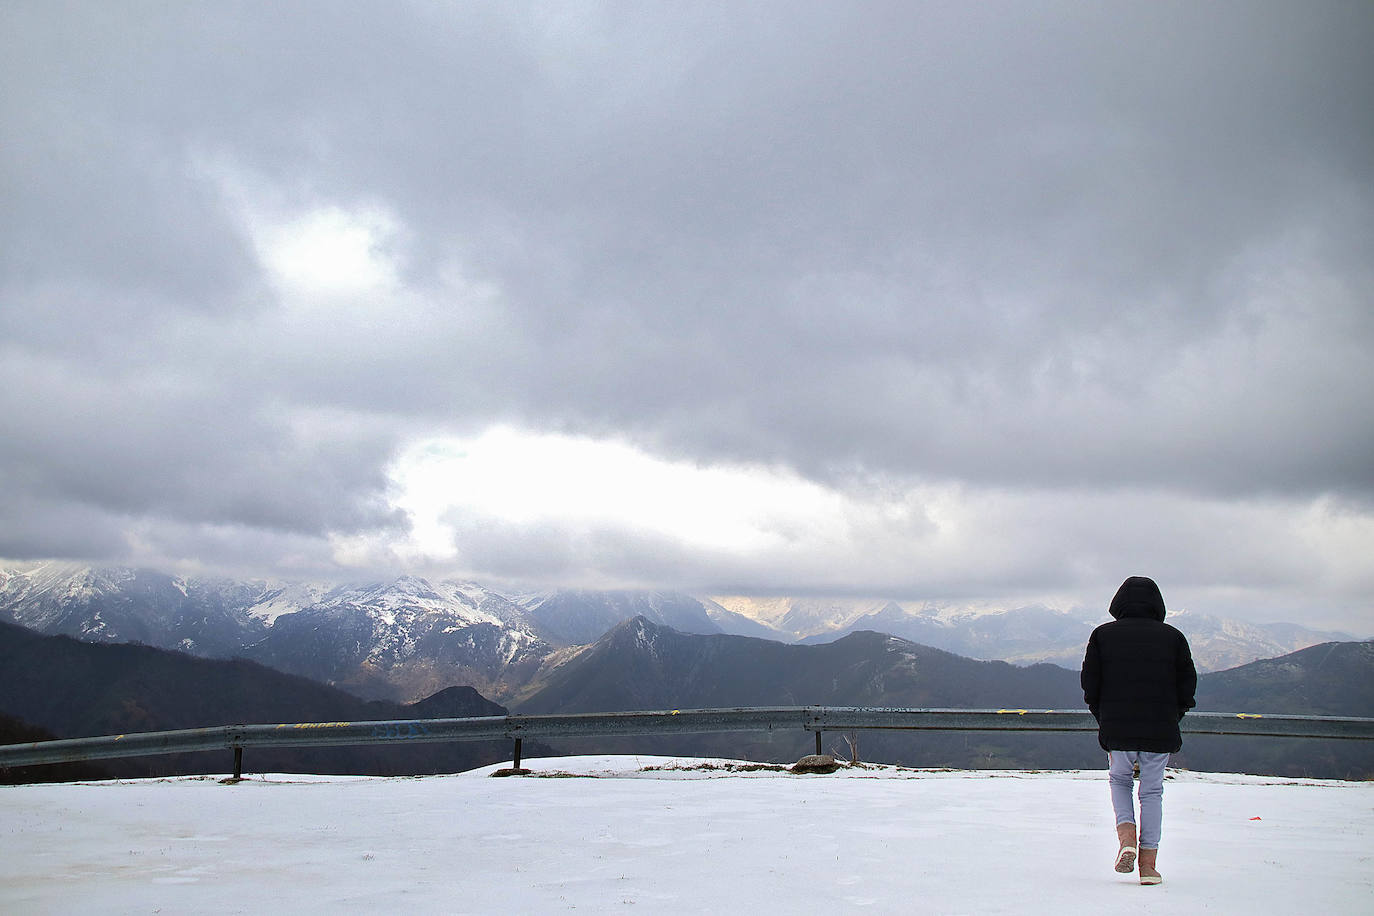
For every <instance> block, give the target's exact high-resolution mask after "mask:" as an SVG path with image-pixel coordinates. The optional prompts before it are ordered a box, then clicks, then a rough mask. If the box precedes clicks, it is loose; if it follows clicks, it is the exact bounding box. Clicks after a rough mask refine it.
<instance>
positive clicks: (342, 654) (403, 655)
mask: <svg viewBox="0 0 1374 916" xmlns="http://www.w3.org/2000/svg"><path fill="white" fill-rule="evenodd" d="M635 617H643V618H644V619H646V620H648V621H649V622H651V623H655V624H659V625H663V626H668V627H671V628H673V629H675V630H678V631H680V632H683V633H689V634H697V635H709V636H715V635H731V636H746V637H753V638H759V639H766V640H772V641H776V642H780V643H797V644H802V645H815V644H819V643H826V642H834V641H836V640H840V639H842V638H844V637H845V636H847V635H849V634H852V633H854V632H858V631H863V630H871V631H876V632H881V633H887V634H889V635H893V636H898V637H901V638H903V639H905V640H907V641H909V642H912V643H919V644H921V645H925V646H930V647H933V648H938V649H944V650H946V651H948V652H952V653H955V654H958V655H961V656H965V657H967V658H973V659H981V660H1003V661H1009V662H1013V663H1015V664H1017V665H1034V664H1036V663H1041V662H1052V663H1055V664H1059V665H1062V666H1064V667H1066V668H1070V669H1076V668H1077V667H1078V664H1079V660H1080V658H1081V653H1082V647H1083V645H1084V644H1085V643H1086V642H1087V637H1088V634H1089V633H1090V632H1091V630H1092V627H1093V626H1095V625H1096V624H1097V623H1100V622H1102V621H1101V620H1099V619H1088V618H1086V617H1085V616H1083V615H1078V614H1075V613H1071V612H1066V611H1060V610H1055V609H1051V608H1046V607H1023V608H1015V609H1009V610H998V611H992V612H984V613H971V612H960V611H951V610H948V609H944V610H941V609H935V608H931V607H924V606H923V607H915V608H913V607H910V606H907V605H903V604H900V603H897V602H890V601H839V600H814V599H798V598H778V599H768V600H763V599H753V598H739V597H718V598H714V599H713V598H709V597H693V596H689V595H684V594H678V593H672V592H606V591H571V590H563V591H552V592H543V593H535V594H528V595H513V596H506V595H502V594H499V593H497V592H495V591H492V590H490V589H487V588H484V587H483V586H481V585H478V584H475V583H471V582H457V581H436V582H430V581H428V580H426V579H422V578H417V577H413V576H403V577H400V578H397V579H394V580H391V581H387V582H381V583H367V584H361V585H357V584H352V585H338V584H322V583H299V582H296V583H289V582H275V581H270V580H255V579H228V578H217V577H179V576H171V575H167V574H164V573H160V572H157V571H153V570H142V569H122V568H97V567H86V566H80V565H76V564H63V563H54V562H47V563H27V564H18V563H8V564H0V620H8V621H11V622H14V623H17V624H20V625H22V626H24V627H27V628H29V629H32V630H35V631H37V632H40V633H45V634H49V635H55V634H63V635H69V636H73V637H76V638H79V639H83V640H87V641H101V642H139V643H143V644H145V645H149V646H155V647H159V648H165V649H175V650H179V651H184V652H188V653H192V654H195V655H199V656H202V657H207V658H245V659H250V660H253V661H257V662H260V663H262V664H264V665H268V666H270V667H273V668H276V669H278V670H281V671H284V672H288V673H292V674H297V675H301V676H304V677H308V678H311V679H313V680H317V681H320V682H323V683H327V684H332V685H335V686H338V687H340V688H343V689H346V690H348V691H349V692H351V693H354V694H356V695H358V696H361V697H364V698H368V699H384V700H389V701H393V702H400V703H406V702H414V701H416V700H418V699H421V698H423V697H426V696H430V695H431V694H433V693H435V692H437V691H438V690H440V689H442V688H444V687H446V686H450V685H454V684H463V685H469V686H472V687H474V688H475V689H477V690H479V691H480V692H481V693H482V694H483V695H485V696H489V697H492V698H493V699H495V700H498V701H502V702H504V701H506V700H509V699H512V698H515V697H519V696H527V695H529V694H530V688H531V685H532V684H534V683H536V682H538V681H539V680H540V679H541V678H542V677H543V676H544V675H545V674H546V673H547V672H548V671H549V670H551V669H553V668H556V667H557V666H558V665H559V664H560V663H561V662H562V661H563V660H564V659H565V658H566V657H567V655H568V653H569V652H571V651H572V650H573V649H575V648H576V647H578V646H583V645H589V644H592V643H595V642H596V641H597V640H598V639H599V638H600V637H601V636H603V635H604V634H606V633H607V632H608V631H610V630H612V629H613V628H614V627H616V626H617V625H619V624H621V623H623V622H624V621H626V620H629V619H633V618H635ZM1170 622H1171V623H1174V624H1175V625H1177V626H1179V628H1180V629H1182V630H1183V631H1184V632H1185V633H1186V634H1187V635H1188V637H1189V639H1190V641H1191V643H1192V646H1193V652H1194V657H1195V659H1196V660H1197V662H1198V665H1199V668H1200V669H1201V670H1204V671H1206V670H1220V669H1224V668H1230V667H1234V666H1236V665H1239V664H1244V663H1246V662H1249V661H1253V660H1255V659H1259V658H1269V657H1274V656H1278V655H1283V654H1285V653H1288V652H1292V651H1294V650H1295V649H1300V648H1303V647H1306V646H1309V645H1313V644H1317V643H1322V642H1327V641H1333V640H1349V639H1350V638H1351V637H1349V636H1348V635H1347V634H1333V633H1324V632H1320V631H1314V630H1309V629H1306V628H1303V627H1300V626H1296V625H1292V624H1276V625H1258V624H1248V623H1243V622H1239V621H1231V620H1218V619H1216V618H1212V617H1208V616H1205V615H1201V614H1195V613H1191V612H1179V613H1171V615H1170Z"/></svg>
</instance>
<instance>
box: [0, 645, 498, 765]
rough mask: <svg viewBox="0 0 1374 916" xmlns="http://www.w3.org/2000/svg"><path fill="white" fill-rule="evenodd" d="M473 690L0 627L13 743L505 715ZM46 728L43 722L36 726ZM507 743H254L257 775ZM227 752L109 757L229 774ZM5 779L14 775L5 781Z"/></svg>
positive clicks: (472, 761) (0, 679)
mask: <svg viewBox="0 0 1374 916" xmlns="http://www.w3.org/2000/svg"><path fill="white" fill-rule="evenodd" d="M505 714H506V710H505V708H504V707H502V706H499V705H497V704H496V703H493V702H491V701H490V700H487V699H486V698H484V697H483V696H481V695H480V694H479V693H478V692H477V691H475V690H473V689H472V688H471V687H449V688H447V689H445V690H443V691H440V692H439V693H437V694H435V695H434V696H431V697H428V698H426V699H424V700H422V701H420V702H418V703H412V704H407V705H401V704H396V703H388V702H384V701H364V700H360V699H358V698H357V697H355V696H352V695H351V694H348V693H345V692H344V691H342V690H338V689H337V688H334V687H329V686H327V685H324V684H319V683H316V682H314V681H311V680H309V679H306V678H302V677H297V676H295V675H289V674H284V673H282V672H279V671H275V670H273V669H271V668H267V667H264V666H262V665H259V664H257V663H255V662H249V661H245V660H243V659H234V660H223V659H205V658H198V657H195V656H191V655H187V654H185V653H182V652H174V651H168V650H165V649H156V648H153V647H151V646H142V645H134V644H129V643H89V642H83V641H80V640H77V639H73V638H71V637H68V636H43V635H41V634H39V633H35V632H34V631H32V630H28V629H25V628H23V627H18V626H15V625H13V624H8V623H0V720H3V721H0V726H3V727H4V730H5V732H6V740H7V741H16V742H18V741H32V740H41V739H43V738H51V737H61V738H73V737H81V736H87V735H112V734H124V733H129V732H145V731H166V730H170V729H179V728H200V727H211V726H218V725H234V724H239V723H268V724H270V723H276V722H340V721H378V720H392V719H422V718H450V717H467V716H498V715H505ZM35 730H38V731H36V732H35ZM509 753H510V747H509V745H508V743H507V742H499V741H498V742H470V743H455V744H420V745H410V746H396V747H391V746H381V745H366V746H358V747H339V748H328V749H320V748H308V749H287V748H254V749H252V750H251V751H250V752H249V753H248V754H246V755H245V756H247V757H249V758H251V759H250V760H249V761H248V764H249V765H250V766H251V767H252V768H253V769H254V770H255V771H258V772H263V771H267V772H313V773H370V774H377V775H388V774H413V773H435V772H455V771H458V770H463V769H468V768H470V767H474V766H481V765H483V764H486V763H492V762H495V761H498V760H502V759H505V758H506V757H507V756H508V755H509ZM226 758H227V752H225V753H223V754H216V753H214V752H202V753H194V754H178V755H170V756H163V757H161V758H126V759H117V760H108V761H101V762H100V763H99V764H98V768H99V770H101V771H104V773H105V774H106V775H119V776H149V775H169V774H175V773H199V772H207V771H208V772H223V771H224V770H225V769H227V767H228V765H229V762H228V760H227V759H226ZM0 781H3V780H2V779H0Z"/></svg>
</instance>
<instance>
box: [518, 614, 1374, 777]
mask: <svg viewBox="0 0 1374 916" xmlns="http://www.w3.org/2000/svg"><path fill="white" fill-rule="evenodd" d="M1197 704H1198V705H1197V709H1198V711H1211V712H1261V711H1262V712H1266V713H1270V714H1299V715H1334V716H1362V717H1370V716H1374V642H1344V643H1326V644H1323V645H1319V646H1313V647H1310V648H1307V649H1303V650H1301V651H1299V652H1296V653H1291V654H1289V655H1286V656H1283V657H1280V658H1275V659H1264V660H1260V661H1256V662H1251V663H1250V664H1247V665H1243V666H1240V667H1238V668H1234V669H1231V670H1228V671H1222V672H1214V673H1208V674H1203V675H1202V676H1201V677H1200V678H1199V681H1198V692H1197ZM805 705H823V706H896V707H924V708H973V709H1005V708H1013V709H1027V708H1029V709H1080V708H1082V707H1083V694H1082V690H1081V688H1080V686H1079V682H1078V672H1076V671H1070V670H1067V669H1065V668H1061V667H1059V666H1056V665H1051V664H1045V663H1042V664H1037V665H1031V666H1024V667H1023V666H1017V665H1011V664H1008V663H1006V662H1000V661H979V660H975V659H969V658H964V657H962V656H958V655H955V654H953V653H950V652H945V651H943V650H941V649H935V648H931V647H929V646H923V645H920V644H919V643H914V642H910V641H908V640H905V639H902V638H900V637H896V636H891V635H888V634H884V633H877V632H872V631H856V632H854V633H850V634H849V635H847V636H844V637H842V638H840V639H838V640H835V641H833V642H829V643H822V644H817V645H788V644H783V643H778V642H774V641H770V640H762V639H752V638H747V637H740V636H727V635H714V636H700V635H693V634H686V633H680V632H677V631H675V630H672V629H670V628H667V627H663V626H661V625H658V624H655V623H652V622H650V621H648V620H646V619H645V618H642V617H640V618H636V619H634V620H630V621H626V622H625V623H622V624H620V625H619V626H617V627H616V628H615V629H613V630H611V631H610V632H609V633H607V634H606V635H605V636H604V637H602V638H601V639H600V640H598V641H597V642H596V643H594V644H593V645H590V646H587V647H583V648H581V649H578V650H575V651H574V652H572V653H569V654H567V655H565V656H564V658H563V659H562V660H561V662H560V663H559V664H558V665H556V666H555V667H553V668H552V669H551V670H546V671H545V672H543V673H542V674H541V677H540V678H539V679H538V680H537V681H536V682H535V683H533V684H532V685H531V687H530V688H529V691H528V693H527V694H525V695H523V696H521V697H518V698H516V700H515V702H514V703H513V706H514V708H515V709H516V711H518V712H521V713H531V714H535V713H572V712H615V711H620V710H631V709H675V708H682V709H688V708H713V707H733V706H805ZM806 740H807V739H806V738H798V737H797V736H795V735H781V736H774V735H771V734H770V735H762V736H756V735H736V734H732V735H720V736H686V737H673V738H662V739H643V738H641V739H635V740H634V741H631V740H629V739H627V740H625V741H622V742H616V743H614V744H613V745H612V746H613V748H614V749H615V750H616V751H618V752H628V751H630V750H632V749H633V748H636V747H637V748H639V749H640V750H641V751H643V752H651V753H667V754H684V755H686V754H693V755H703V754H707V755H725V756H729V755H731V754H734V755H737V756H745V757H747V758H748V759H761V760H773V759H776V760H789V759H794V757H795V755H796V754H798V753H800V752H804V751H805V741H806ZM833 740H844V741H846V742H847V741H849V740H852V741H855V742H858V741H862V743H863V754H864V759H867V760H880V761H884V762H894V763H907V764H911V765H919V766H949V767H974V766H1007V767H1013V768H1024V767H1046V768H1087V767H1095V766H1099V765H1100V764H1101V757H1102V751H1101V750H1100V749H1099V747H1098V745H1097V741H1096V740H1095V736H1092V735H1085V734H1064V735H1059V734H1017V733H942V732H923V733H902V732H894V733H882V732H869V733H865V734H864V735H862V736H838V738H837V737H836V736H832V741H833ZM605 746H606V742H605V741H604V740H603V741H598V742H595V743H594V744H593V743H592V742H582V743H578V744H576V745H575V746H574V747H575V749H576V750H578V751H579V752H591V751H592V750H593V749H594V748H596V747H601V748H604V747H605ZM646 747H648V748H649V750H648V751H644V748H646ZM836 749H837V750H839V751H840V752H841V753H843V752H844V750H845V748H844V747H843V746H841V747H839V748H836ZM1174 765H1176V766H1182V767H1186V768H1193V769H1203V770H1215V771H1223V772H1248V773H1268V774H1280V775H1290V776H1325V777H1341V778H1356V779H1368V778H1371V777H1374V746H1371V745H1370V742H1364V741H1344V742H1342V741H1315V740H1305V739H1278V738H1275V739H1265V738H1234V737H1216V736H1189V737H1187V738H1186V739H1185V742H1184V748H1183V751H1182V753H1180V754H1178V755H1175V757H1174Z"/></svg>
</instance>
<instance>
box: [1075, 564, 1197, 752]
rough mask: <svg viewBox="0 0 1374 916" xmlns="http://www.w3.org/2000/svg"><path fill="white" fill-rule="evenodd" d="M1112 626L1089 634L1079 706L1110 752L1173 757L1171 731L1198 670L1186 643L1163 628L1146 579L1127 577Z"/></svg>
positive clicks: (1188, 704) (1155, 594) (1158, 601)
mask: <svg viewBox="0 0 1374 916" xmlns="http://www.w3.org/2000/svg"><path fill="white" fill-rule="evenodd" d="M1111 615H1112V617H1114V618H1115V620H1113V621H1112V622H1111V623H1104V624H1102V625H1101V626H1100V627H1098V628H1097V629H1095V630H1093V633H1092V636H1090V637H1089V638H1088V648H1087V651H1086V652H1085V653H1084V656H1083V671H1082V675H1081V677H1080V681H1081V683H1082V685H1083V699H1084V700H1085V701H1086V702H1087V704H1088V709H1089V710H1091V711H1092V714H1093V718H1095V719H1097V740H1098V743H1099V744H1101V745H1102V747H1103V749H1104V750H1109V751H1153V752H1155V753H1160V754H1172V753H1174V752H1175V751H1177V750H1179V749H1180V748H1181V747H1183V736H1182V735H1181V734H1180V733H1179V730H1178V723H1179V720H1181V719H1182V718H1183V714H1184V713H1185V712H1187V711H1188V710H1189V709H1192V708H1193V707H1194V706H1196V705H1197V702H1196V699H1195V696H1194V694H1195V693H1196V692H1197V669H1196V668H1194V667H1193V653H1192V650H1191V649H1190V648H1189V647H1188V639H1187V638H1186V637H1185V636H1184V635H1183V634H1182V633H1180V632H1179V631H1178V630H1176V629H1174V628H1173V627H1171V626H1169V625H1168V624H1167V623H1165V622H1164V597H1163V596H1162V595H1161V594H1160V593H1159V586H1158V585H1156V584H1155V583H1154V580H1153V579H1147V578H1145V577H1144V576H1132V577H1131V578H1129V579H1127V580H1126V581H1125V582H1123V583H1122V584H1121V588H1119V589H1117V592H1116V596H1115V597H1114V598H1112V604H1111Z"/></svg>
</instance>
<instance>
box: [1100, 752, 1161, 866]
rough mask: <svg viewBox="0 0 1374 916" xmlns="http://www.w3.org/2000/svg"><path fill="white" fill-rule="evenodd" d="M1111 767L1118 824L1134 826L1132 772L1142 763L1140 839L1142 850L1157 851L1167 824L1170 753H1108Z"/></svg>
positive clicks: (1114, 807) (1114, 805)
mask: <svg viewBox="0 0 1374 916" xmlns="http://www.w3.org/2000/svg"><path fill="white" fill-rule="evenodd" d="M1108 757H1109V758H1110V760H1111V765H1110V767H1109V768H1108V770H1107V775H1108V778H1109V779H1110V780H1111V785H1112V809H1113V810H1114V811H1115V812H1116V822H1117V824H1118V825H1120V824H1134V823H1135V822H1136V820H1135V800H1134V799H1133V798H1132V797H1131V794H1132V793H1131V783H1132V782H1134V779H1133V778H1132V773H1133V771H1134V769H1135V765H1136V764H1137V763H1138V764H1140V837H1139V841H1138V842H1139V845H1140V848H1141V849H1158V848H1159V836H1160V831H1161V829H1162V827H1163V823H1164V767H1165V765H1166V764H1167V763H1168V762H1169V755H1168V754H1155V753H1152V752H1150V751H1109V752H1108Z"/></svg>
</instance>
